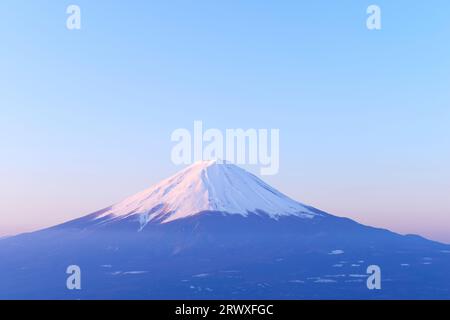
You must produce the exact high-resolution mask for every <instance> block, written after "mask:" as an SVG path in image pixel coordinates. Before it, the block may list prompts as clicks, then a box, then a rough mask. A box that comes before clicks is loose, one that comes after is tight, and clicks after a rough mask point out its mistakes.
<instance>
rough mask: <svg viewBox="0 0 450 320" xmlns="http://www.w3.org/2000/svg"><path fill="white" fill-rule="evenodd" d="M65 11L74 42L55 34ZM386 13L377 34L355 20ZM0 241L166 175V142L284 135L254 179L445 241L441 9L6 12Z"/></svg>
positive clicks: (320, 6)
mask: <svg viewBox="0 0 450 320" xmlns="http://www.w3.org/2000/svg"><path fill="white" fill-rule="evenodd" d="M69 4H77V5H79V6H80V7H81V12H82V29H81V30H76V31H69V30H67V29H66V27H65V24H66V18H67V15H66V13H65V11H66V8H67V6H68V5H69ZM370 4H377V5H379V6H380V7H381V10H382V30H380V31H369V30H368V29H367V28H366V17H367V15H366V9H367V7H368V6H369V5H370ZM0 12H1V16H0V38H1V39H2V46H1V50H0V90H1V91H0V93H1V94H0V111H1V113H0V137H1V139H0V150H1V154H0V155H1V158H0V159H1V160H0V174H1V177H2V179H1V180H0V234H9V233H15V232H19V231H23V230H30V229H34V228H38V227H43V226H47V225H51V224H55V223H59V222H62V221H65V220H67V219H70V218H74V217H78V216H80V215H82V214H86V213H89V212H92V211H94V210H97V209H100V208H102V207H105V206H107V205H109V204H111V203H114V202H116V201H118V200H120V199H122V198H123V197H125V196H127V195H129V194H132V193H134V192H136V191H139V190H141V189H143V188H145V187H148V186H149V185H151V184H153V183H155V182H157V181H159V180H160V179H162V178H164V177H166V176H168V175H170V174H172V173H174V172H175V171H177V170H178V169H180V168H179V167H176V166H175V165H173V164H172V162H171V161H170V150H171V148H172V146H173V144H172V143H171V141H170V134H171V132H172V131H173V130H175V129H177V128H182V127H185V128H192V126H193V121H194V120H202V121H203V123H204V126H205V127H211V128H220V129H226V128H279V129H280V135H281V165H280V172H279V174H278V175H276V176H272V177H264V179H265V180H267V181H268V182H269V183H271V184H273V185H274V186H275V187H277V188H278V189H280V190H281V191H283V192H285V193H287V194H288V195H290V196H292V197H293V198H295V199H297V200H300V201H302V202H304V203H308V204H311V205H314V206H316V207H318V208H321V209H324V210H327V211H329V212H331V213H334V214H337V215H343V216H349V217H351V218H355V219H357V220H358V221H361V222H363V223H367V224H371V225H375V226H381V227H387V228H391V229H393V230H395V231H399V232H403V233H419V234H422V235H425V236H428V237H431V238H434V239H438V240H442V241H446V242H450V236H449V234H450V232H449V231H450V230H449V228H450V201H449V198H448V195H449V194H450V166H449V163H450V148H449V140H450V139H449V138H450V126H449V123H450V90H449V88H450V59H449V57H450V44H449V43H450V41H449V39H448V37H449V34H450V20H449V17H448V14H449V12H450V3H449V2H448V1H443V0H442V1H430V2H423V1H395V2H394V1H373V2H369V1H350V0H349V1H339V2H337V1H335V2H334V3H330V1H281V2H280V1H250V0H248V1H221V2H219V1H214V2H212V1H195V2H193V3H192V2H187V1H170V2H167V1H165V2H163V1H127V2H125V1H95V2H94V1H72V2H68V1H50V0H49V1H41V0H39V1H17V0H15V1H10V0H7V1H2V2H1V4H0Z"/></svg>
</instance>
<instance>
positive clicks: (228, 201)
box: [95, 160, 317, 226]
mask: <svg viewBox="0 0 450 320" xmlns="http://www.w3.org/2000/svg"><path fill="white" fill-rule="evenodd" d="M205 211H214V212H221V213H228V214H241V215H243V216H247V215H249V214H267V215H269V216H270V217H271V218H275V219H276V218H278V217H280V216H285V215H295V216H299V217H304V218H312V217H314V216H315V215H317V213H314V212H312V211H311V210H309V209H308V208H307V207H306V206H305V205H303V204H301V203H299V202H297V201H294V200H292V199H291V198H289V197H287V196H286V195H284V194H282V193H281V192H279V191H277V190H275V189H274V188H272V187H271V186H269V185H268V184H266V183H265V182H263V181H262V180H261V179H259V178H257V177H256V176H255V175H253V174H251V173H249V172H247V171H245V170H244V169H241V168H239V167H238V166H236V165H234V164H230V163H228V162H223V161H217V160H212V161H200V162H196V163H194V164H193V165H191V166H189V167H187V168H185V169H184V170H182V171H180V172H179V173H177V174H175V175H174V176H172V177H170V178H168V179H165V180H163V181H161V182H159V183H157V184H156V185H154V186H152V187H150V188H149V189H147V190H144V191H142V192H140V193H138V194H136V195H133V196H131V197H129V198H127V199H125V200H123V201H122V202H119V203H117V204H115V205H113V206H111V207H110V208H108V209H107V210H105V211H103V212H102V214H101V215H97V216H96V217H95V218H96V219H99V218H105V217H108V218H111V219H114V220H117V219H121V218H126V217H130V216H131V215H139V220H140V222H141V225H142V226H143V225H145V224H147V223H148V222H150V221H154V222H156V221H157V222H161V223H166V222H170V221H173V220H177V219H181V218H185V217H189V216H192V215H195V214H198V213H201V212H205Z"/></svg>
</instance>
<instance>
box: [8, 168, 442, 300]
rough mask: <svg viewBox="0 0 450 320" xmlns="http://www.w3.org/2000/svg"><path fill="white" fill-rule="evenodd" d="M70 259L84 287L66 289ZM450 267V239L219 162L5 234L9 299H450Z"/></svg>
mask: <svg viewBox="0 0 450 320" xmlns="http://www.w3.org/2000/svg"><path fill="white" fill-rule="evenodd" d="M70 265H77V266H79V267H80V269H81V272H82V278H81V279H82V289H81V290H68V289H67V287H66V280H67V277H68V275H67V274H66V269H67V267H68V266H70ZM370 265H377V266H379V267H380V269H381V283H382V287H381V289H379V290H369V289H368V287H367V285H366V279H367V277H368V276H369V275H368V274H367V272H366V270H367V267H368V266H370ZM448 270H450V245H446V244H441V243H438V242H434V241H431V240H427V239H425V238H422V237H420V236H416V235H406V236H404V235H400V234H397V233H394V232H391V231H389V230H385V229H379V228H373V227H370V226H365V225H362V224H359V223H357V222H355V221H353V220H350V219H347V218H342V217H337V216H334V215H331V214H328V213H326V212H323V211H321V210H318V209H316V208H314V207H311V206H309V205H305V204H302V203H299V202H297V201H295V200H293V199H291V198H289V197H287V196H286V195H284V194H283V193H281V192H279V191H277V190H276V189H274V188H272V187H271V186H269V185H268V184H266V183H265V182H263V181H262V180H260V179H259V178H258V177H256V176H254V175H252V174H250V173H248V172H247V171H245V170H243V169H241V168H239V167H237V166H235V165H233V164H229V163H224V162H218V161H203V162H198V163H195V164H193V165H191V166H189V167H187V168H186V169H184V170H182V171H180V172H179V173H177V174H175V175H174V176H172V177H170V178H168V179H165V180H163V181H161V182H160V183H158V184H156V185H154V186H152V187H151V188H149V189H147V190H144V191H142V192H140V193H138V194H136V195H133V196H131V197H129V198H127V199H125V200H123V201H121V202H119V203H117V204H114V205H112V206H109V207H107V208H105V209H102V210H100V211H97V212H94V213H92V214H89V215H86V216H83V217H81V218H79V219H75V220H72V221H68V222H66V223H64V224H61V225H57V226H54V227H51V228H47V229H44V230H40V231H36V232H32V233H27V234H22V235H18V236H15V237H10V238H6V239H0V275H1V276H0V299H405V298H411V299H449V298H450V273H449V272H448Z"/></svg>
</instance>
